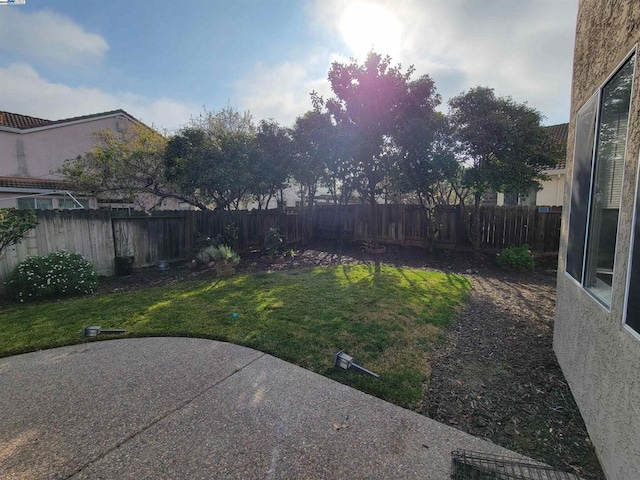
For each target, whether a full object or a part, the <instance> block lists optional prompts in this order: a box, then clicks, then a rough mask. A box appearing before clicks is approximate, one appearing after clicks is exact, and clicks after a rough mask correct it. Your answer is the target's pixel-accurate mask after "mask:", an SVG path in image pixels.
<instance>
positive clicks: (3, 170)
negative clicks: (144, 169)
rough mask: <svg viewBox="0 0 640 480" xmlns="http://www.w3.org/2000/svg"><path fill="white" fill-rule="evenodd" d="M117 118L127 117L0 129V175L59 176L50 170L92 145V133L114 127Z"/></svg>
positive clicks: (90, 147) (92, 146)
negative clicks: (19, 130)
mask: <svg viewBox="0 0 640 480" xmlns="http://www.w3.org/2000/svg"><path fill="white" fill-rule="evenodd" d="M118 121H119V122H121V123H122V122H123V121H126V120H124V119H123V118H120V119H118V118H116V117H108V118H102V119H96V120H92V121H85V122H82V123H77V124H71V125H68V124H67V125H65V124H62V125H60V126H57V127H55V128H46V129H40V130H36V131H28V132H23V133H10V132H0V176H7V177H38V178H59V175H55V174H52V173H51V172H53V171H55V170H57V169H58V168H60V167H62V165H63V164H64V161H65V160H67V159H72V158H76V157H77V156H78V155H82V154H83V153H86V152H88V151H89V150H91V149H92V148H94V147H95V145H96V140H95V138H94V136H93V133H94V132H97V131H100V130H104V129H106V128H110V129H111V130H113V131H116V127H117V122H118Z"/></svg>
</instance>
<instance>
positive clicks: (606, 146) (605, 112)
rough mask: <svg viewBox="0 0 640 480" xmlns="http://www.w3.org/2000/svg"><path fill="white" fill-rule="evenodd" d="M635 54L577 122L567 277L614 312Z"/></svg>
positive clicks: (586, 107)
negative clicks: (615, 261)
mask: <svg viewBox="0 0 640 480" xmlns="http://www.w3.org/2000/svg"><path fill="white" fill-rule="evenodd" d="M634 64H635V54H634V55H632V56H631V57H630V58H629V59H628V60H627V61H626V62H625V63H624V64H623V65H622V67H620V69H619V70H618V71H617V72H616V73H615V74H614V75H613V76H612V77H611V79H610V80H609V81H608V82H607V83H606V84H605V85H604V86H603V87H602V88H601V89H600V91H599V92H598V94H597V95H595V96H594V97H592V98H591V99H590V100H589V101H588V102H587V103H586V104H585V105H584V107H582V109H581V110H580V111H579V112H578V115H577V116H576V143H575V151H574V160H573V181H572V186H571V210H570V214H569V237H568V241H567V258H566V272H567V273H568V274H569V275H571V276H572V277H573V278H574V279H575V280H576V281H578V282H579V283H580V284H581V285H582V286H583V287H584V288H585V289H586V290H587V291H588V292H589V293H591V294H592V295H593V296H594V297H595V298H596V299H597V300H598V301H600V302H601V303H602V304H603V305H605V306H606V307H610V306H611V290H612V284H613V265H614V257H615V252H616V241H617V230H618V213H619V211H620V201H621V192H622V174H623V170H624V158H625V150H626V143H627V124H628V121H629V105H630V102H631V88H632V80H633V71H634Z"/></svg>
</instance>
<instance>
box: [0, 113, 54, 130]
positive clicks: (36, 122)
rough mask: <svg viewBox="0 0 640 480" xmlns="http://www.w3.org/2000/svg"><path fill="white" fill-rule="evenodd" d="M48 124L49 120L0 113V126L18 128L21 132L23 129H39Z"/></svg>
mask: <svg viewBox="0 0 640 480" xmlns="http://www.w3.org/2000/svg"><path fill="white" fill-rule="evenodd" d="M50 122H51V120H45V119H44V118H37V117H30V116H28V115H20V114H19V113H11V112H2V111H0V125H2V126H4V127H10V128H19V129H21V130H22V129H25V128H33V127H39V126H42V125H46V124H48V123H50Z"/></svg>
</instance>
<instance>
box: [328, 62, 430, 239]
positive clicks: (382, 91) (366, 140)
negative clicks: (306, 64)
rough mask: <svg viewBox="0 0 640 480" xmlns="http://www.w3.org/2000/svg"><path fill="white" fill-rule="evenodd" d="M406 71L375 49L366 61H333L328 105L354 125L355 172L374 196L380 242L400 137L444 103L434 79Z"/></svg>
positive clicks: (361, 187)
mask: <svg viewBox="0 0 640 480" xmlns="http://www.w3.org/2000/svg"><path fill="white" fill-rule="evenodd" d="M413 72H414V69H413V67H410V68H409V69H407V71H406V72H403V71H402V67H401V66H400V65H398V66H397V67H392V66H391V58H390V57H382V56H381V55H379V54H377V53H375V52H370V53H369V55H368V56H367V58H366V60H365V62H364V63H363V64H362V65H360V64H358V63H357V62H356V61H355V60H354V61H351V63H349V64H341V63H337V62H335V63H333V64H332V66H331V69H330V70H329V81H330V82H331V88H332V90H333V93H334V94H335V98H332V99H330V100H328V101H327V109H328V110H329V112H330V113H331V114H332V116H333V118H334V120H335V122H336V124H337V125H339V126H342V127H343V128H345V129H348V131H349V132H350V136H351V140H352V148H353V150H352V152H353V161H352V172H353V176H354V180H355V184H356V185H357V188H358V191H359V193H360V195H361V196H362V197H363V198H364V199H366V201H368V202H369V205H370V208H371V211H370V224H369V227H370V228H369V233H370V235H371V237H372V239H373V241H374V244H377V242H378V230H377V217H376V212H377V208H376V203H377V197H378V196H379V195H380V193H381V186H382V184H383V182H384V181H385V180H386V179H389V178H390V177H391V173H392V167H393V166H394V165H396V164H397V162H399V161H401V159H402V157H403V152H402V146H401V144H400V141H401V140H400V139H401V137H402V136H403V135H402V134H403V131H404V130H405V129H406V128H408V127H407V124H408V123H410V122H411V121H412V120H417V119H422V120H424V121H426V122H429V117H430V116H431V115H433V111H434V108H435V106H436V105H437V104H438V103H439V101H440V99H439V96H438V95H436V93H435V89H434V86H433V81H432V80H431V79H430V78H429V77H428V76H426V75H425V76H423V77H421V78H419V79H418V80H415V81H412V80H411V76H412V75H413Z"/></svg>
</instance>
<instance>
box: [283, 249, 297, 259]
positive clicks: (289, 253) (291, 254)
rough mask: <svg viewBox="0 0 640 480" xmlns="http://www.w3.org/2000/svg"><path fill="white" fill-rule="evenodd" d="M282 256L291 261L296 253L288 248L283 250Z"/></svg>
mask: <svg viewBox="0 0 640 480" xmlns="http://www.w3.org/2000/svg"><path fill="white" fill-rule="evenodd" d="M284 256H285V257H287V258H290V259H291V260H293V259H294V258H296V251H295V250H294V249H293V248H289V249H287V250H285V252H284Z"/></svg>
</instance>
